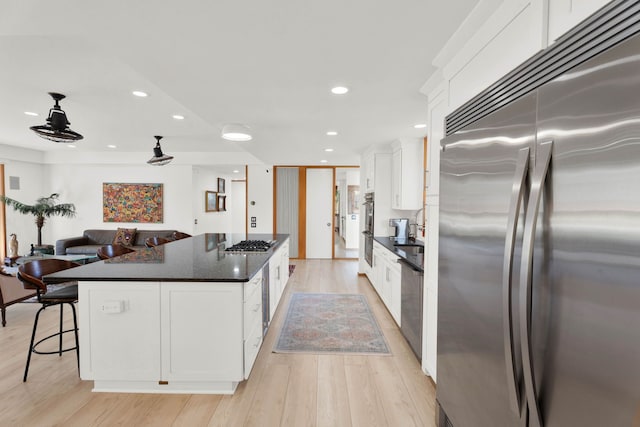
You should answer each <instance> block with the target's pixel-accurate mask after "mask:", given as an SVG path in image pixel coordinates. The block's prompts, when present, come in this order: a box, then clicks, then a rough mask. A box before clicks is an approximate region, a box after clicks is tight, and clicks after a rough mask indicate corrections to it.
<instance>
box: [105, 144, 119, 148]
mask: <svg viewBox="0 0 640 427" xmlns="http://www.w3.org/2000/svg"><path fill="white" fill-rule="evenodd" d="M107 147H109V148H118V147H117V146H115V145H113V144H109V145H107Z"/></svg>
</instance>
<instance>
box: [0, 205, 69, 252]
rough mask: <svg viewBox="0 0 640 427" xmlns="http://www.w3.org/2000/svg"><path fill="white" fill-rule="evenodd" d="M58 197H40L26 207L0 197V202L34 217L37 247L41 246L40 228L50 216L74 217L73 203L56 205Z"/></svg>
mask: <svg viewBox="0 0 640 427" xmlns="http://www.w3.org/2000/svg"><path fill="white" fill-rule="evenodd" d="M58 197H60V195H59V194H58V193H53V194H52V195H50V196H49V197H40V198H39V199H38V200H37V201H36V203H35V204H33V205H26V204H24V203H22V202H19V201H17V200H14V199H11V198H9V197H6V196H1V195H0V202H3V203H5V204H6V205H7V206H11V207H12V208H13V209H14V210H16V211H18V212H20V213H22V214H30V215H33V216H35V217H36V226H37V227H38V247H41V246H42V226H43V225H44V222H45V219H46V218H49V217H52V216H62V217H68V218H71V217H74V216H75V215H76V207H75V205H74V204H73V203H60V204H56V201H57V200H58Z"/></svg>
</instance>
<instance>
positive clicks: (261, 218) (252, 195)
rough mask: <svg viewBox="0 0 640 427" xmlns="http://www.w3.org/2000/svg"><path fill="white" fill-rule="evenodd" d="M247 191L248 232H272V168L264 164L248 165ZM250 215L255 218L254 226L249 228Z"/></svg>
mask: <svg viewBox="0 0 640 427" xmlns="http://www.w3.org/2000/svg"><path fill="white" fill-rule="evenodd" d="M247 191H248V194H249V206H248V207H247V211H248V214H247V215H248V217H249V218H248V220H249V233H273V231H274V230H273V168H272V167H271V166H265V165H249V166H248V167H247ZM251 217H255V218H256V227H255V228H251Z"/></svg>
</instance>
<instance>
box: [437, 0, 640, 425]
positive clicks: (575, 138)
mask: <svg viewBox="0 0 640 427" xmlns="http://www.w3.org/2000/svg"><path fill="white" fill-rule="evenodd" d="M636 3H637V2H636ZM441 148H442V151H441V178H440V182H441V187H440V247H439V282H438V298H439V300H438V375H437V378H438V383H437V401H438V404H439V409H440V417H439V422H440V426H441V427H443V424H444V425H447V426H451V425H452V426H454V427H503V426H505V427H508V426H533V427H537V426H545V427H573V426H580V427H590V426H593V427H604V426H606V427H613V426H632V425H640V37H638V36H634V37H631V38H627V39H626V40H625V41H623V42H621V43H618V44H616V45H615V46H613V47H611V48H609V49H607V50H605V51H603V52H601V53H599V54H597V55H596V56H594V57H592V58H590V59H589V60H587V61H586V62H583V63H581V64H579V65H577V66H573V67H570V68H569V69H568V70H567V71H566V72H563V73H562V74H561V75H558V76H557V77H555V78H553V79H552V80H550V81H547V82H545V83H544V84H542V85H540V86H539V87H537V88H536V89H535V90H532V91H529V92H528V94H527V95H525V96H520V97H518V98H517V99H516V100H515V101H513V102H511V103H509V104H508V105H506V106H504V107H502V108H500V109H498V110H497V111H494V112H492V113H491V114H489V115H487V116H486V117H484V118H482V119H480V120H478V121H475V122H474V123H471V124H469V125H467V126H465V127H463V128H461V129H458V130H457V131H455V132H453V133H452V134H450V135H449V136H447V137H446V138H445V139H443V140H442V143H441Z"/></svg>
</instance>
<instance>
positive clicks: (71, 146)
mask: <svg viewBox="0 0 640 427" xmlns="http://www.w3.org/2000/svg"><path fill="white" fill-rule="evenodd" d="M67 147H69V148H76V146H75V145H73V144H68V145H67Z"/></svg>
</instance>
